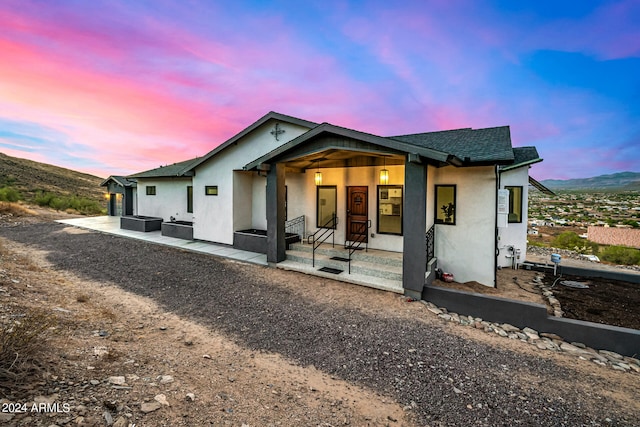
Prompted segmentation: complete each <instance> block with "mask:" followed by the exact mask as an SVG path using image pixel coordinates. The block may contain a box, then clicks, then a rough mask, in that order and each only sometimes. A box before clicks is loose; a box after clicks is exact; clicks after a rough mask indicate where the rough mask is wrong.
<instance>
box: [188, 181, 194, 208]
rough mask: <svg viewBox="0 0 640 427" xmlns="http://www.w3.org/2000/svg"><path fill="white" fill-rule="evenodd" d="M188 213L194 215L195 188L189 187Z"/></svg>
mask: <svg viewBox="0 0 640 427" xmlns="http://www.w3.org/2000/svg"><path fill="white" fill-rule="evenodd" d="M187 213H193V187H192V186H191V185H188V186H187Z"/></svg>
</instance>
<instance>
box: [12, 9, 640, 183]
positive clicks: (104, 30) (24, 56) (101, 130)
mask: <svg viewBox="0 0 640 427" xmlns="http://www.w3.org/2000/svg"><path fill="white" fill-rule="evenodd" d="M0 23H1V24H0V152H3V153H5V154H8V155H10V156H15V157H23V158H28V159H32V160H37V161H42V162H46V163H52V164H55V165H58V166H63V167H68V168H71V169H76V170H80V171H83V172H88V173H92V174H95V175H98V176H101V177H106V176H108V175H112V174H113V175H126V174H130V173H133V172H137V171H142V170H146V169H151V168H154V167H158V166H160V165H165V164H169V163H174V162H177V161H181V160H186V159H188V158H192V157H195V156H200V155H203V154H205V153H207V152H208V151H210V150H211V149H212V148H214V147H215V146H217V145H218V144H220V143H222V142H224V141H225V140H226V139H227V138H229V137H231V136H233V135H234V134H236V133H237V132H239V131H240V130H242V129H243V128H244V127H246V126H248V125H249V124H251V123H252V122H254V121H255V120H257V119H258V118H260V117H261V116H263V115H264V114H266V113H267V112H269V111H277V112H280V113H284V114H288V115H292V116H296V117H300V118H303V119H307V120H311V121H315V122H329V123H332V124H335V125H339V126H344V127H349V128H354V129H357V130H361V131H365V132H369V133H373V134H377V135H382V136H390V135H399V134H407V133H417V132H426V131H437V130H445V129H456V128H462V127H473V128H483V127H493V126H502V125H509V126H511V136H512V141H513V144H514V146H526V145H535V146H536V147H537V148H538V152H539V153H540V155H541V157H543V158H544V162H543V163H541V164H538V165H535V166H534V167H533V169H532V171H531V174H532V176H534V177H535V178H537V179H547V178H559V179H566V178H581V177H589V176H595V175H600V174H608V173H614V172H622V171H636V172H640V1H639V0H625V1H590V0H574V1H544V0H540V1H514V0H503V1H477V0H460V1H458V0H434V1H431V0H423V1H398V2H390V1H346V0H344V1H333V0H321V1H284V0H283V1H264V0H261V1H241V0H238V1H221V0H220V1H205V0H192V1H189V0H181V1H180V0H176V1H170V0H149V1H131V0H119V1H118V0H109V1H106V0H104V1H100V0H75V1H72V0H56V1H29V0H2V1H1V2H0Z"/></svg>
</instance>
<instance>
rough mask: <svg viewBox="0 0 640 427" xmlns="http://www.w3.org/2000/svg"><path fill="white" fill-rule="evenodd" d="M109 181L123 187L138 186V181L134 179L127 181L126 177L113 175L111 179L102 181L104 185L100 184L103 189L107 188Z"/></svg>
mask: <svg viewBox="0 0 640 427" xmlns="http://www.w3.org/2000/svg"><path fill="white" fill-rule="evenodd" d="M109 181H114V182H115V183H117V184H118V185H120V186H122V187H135V186H136V181H135V180H132V179H127V178H126V177H124V176H119V175H111V176H110V177H109V178H107V179H105V180H104V181H102V183H100V186H101V187H106V186H107V185H108V184H109Z"/></svg>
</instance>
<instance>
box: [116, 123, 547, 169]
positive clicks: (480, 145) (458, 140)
mask: <svg viewBox="0 0 640 427" xmlns="http://www.w3.org/2000/svg"><path fill="white" fill-rule="evenodd" d="M269 120H277V121H281V122H285V123H291V124H295V125H298V126H302V127H306V128H308V129H310V130H309V131H307V132H305V133H303V134H302V135H300V136H298V137H297V138H294V139H292V140H291V141H289V142H287V143H285V144H283V145H281V146H280V147H278V148H276V149H274V150H272V151H271V152H269V153H267V154H265V155H264V156H261V157H260V158H258V159H255V160H253V161H252V162H250V163H248V164H247V165H245V169H247V170H250V169H254V168H256V167H257V166H258V165H259V164H261V163H267V162H268V161H272V160H273V159H276V158H282V156H283V155H284V153H286V152H288V151H291V150H293V149H294V148H295V147H299V146H301V144H303V143H305V142H308V141H311V140H312V139H314V138H316V137H318V136H320V135H322V134H331V135H337V136H341V137H344V138H349V139H352V140H357V141H361V142H363V143H365V144H373V145H376V146H379V147H383V148H388V149H391V150H396V151H398V152H404V153H410V154H417V155H419V156H421V157H424V158H426V159H429V160H432V161H434V162H436V163H438V164H453V165H455V166H481V165H501V170H510V169H515V168H518V167H523V166H526V165H530V164H533V163H537V162H540V161H542V159H540V157H539V156H538V153H537V151H536V149H535V147H520V148H513V147H512V145H511V131H510V129H509V126H499V127H491V128H484V129H472V128H463V129H455V130H446V131H438V132H424V133H417V134H409V135H398V136H391V137H382V136H378V135H373V134H370V133H366V132H361V131H357V130H354V129H349V128H345V127H340V126H335V125H332V124H330V123H326V122H325V123H322V124H317V123H315V122H311V121H308V120H303V119H299V118H296V117H292V116H288V115H285V114H281V113H277V112H274V111H271V112H269V113H267V114H265V115H264V116H262V117H261V118H260V119H258V120H257V121H255V122H254V123H252V124H251V125H249V126H247V127H246V128H244V129H243V130H242V131H240V132H239V133H237V134H236V135H234V136H233V137H231V138H229V139H228V140H226V141H225V142H223V143H222V144H220V145H219V146H217V147H216V148H214V149H213V150H211V151H209V152H208V153H207V154H206V155H204V156H202V157H197V158H194V159H189V160H185V161H183V162H179V163H174V164H172V165H168V166H161V167H159V168H156V169H152V170H148V171H144V172H140V173H137V174H133V175H129V176H128V178H163V177H180V176H193V174H194V168H196V167H197V166H199V165H201V164H202V163H204V162H206V161H207V160H209V159H210V158H212V157H214V156H215V155H216V154H218V153H220V152H221V151H223V150H224V149H226V148H227V147H229V146H231V145H233V144H235V143H237V142H238V140H240V139H241V138H243V137H245V136H246V135H248V134H249V133H251V132H253V131H254V130H255V129H257V128H258V127H260V126H262V125H263V124H265V123H267V122H268V121H269Z"/></svg>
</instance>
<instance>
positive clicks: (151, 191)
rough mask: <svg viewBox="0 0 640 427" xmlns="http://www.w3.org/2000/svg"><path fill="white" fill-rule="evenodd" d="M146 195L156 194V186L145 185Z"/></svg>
mask: <svg viewBox="0 0 640 427" xmlns="http://www.w3.org/2000/svg"><path fill="white" fill-rule="evenodd" d="M146 189H147V196H155V195H156V186H155V185H147V187H146Z"/></svg>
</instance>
